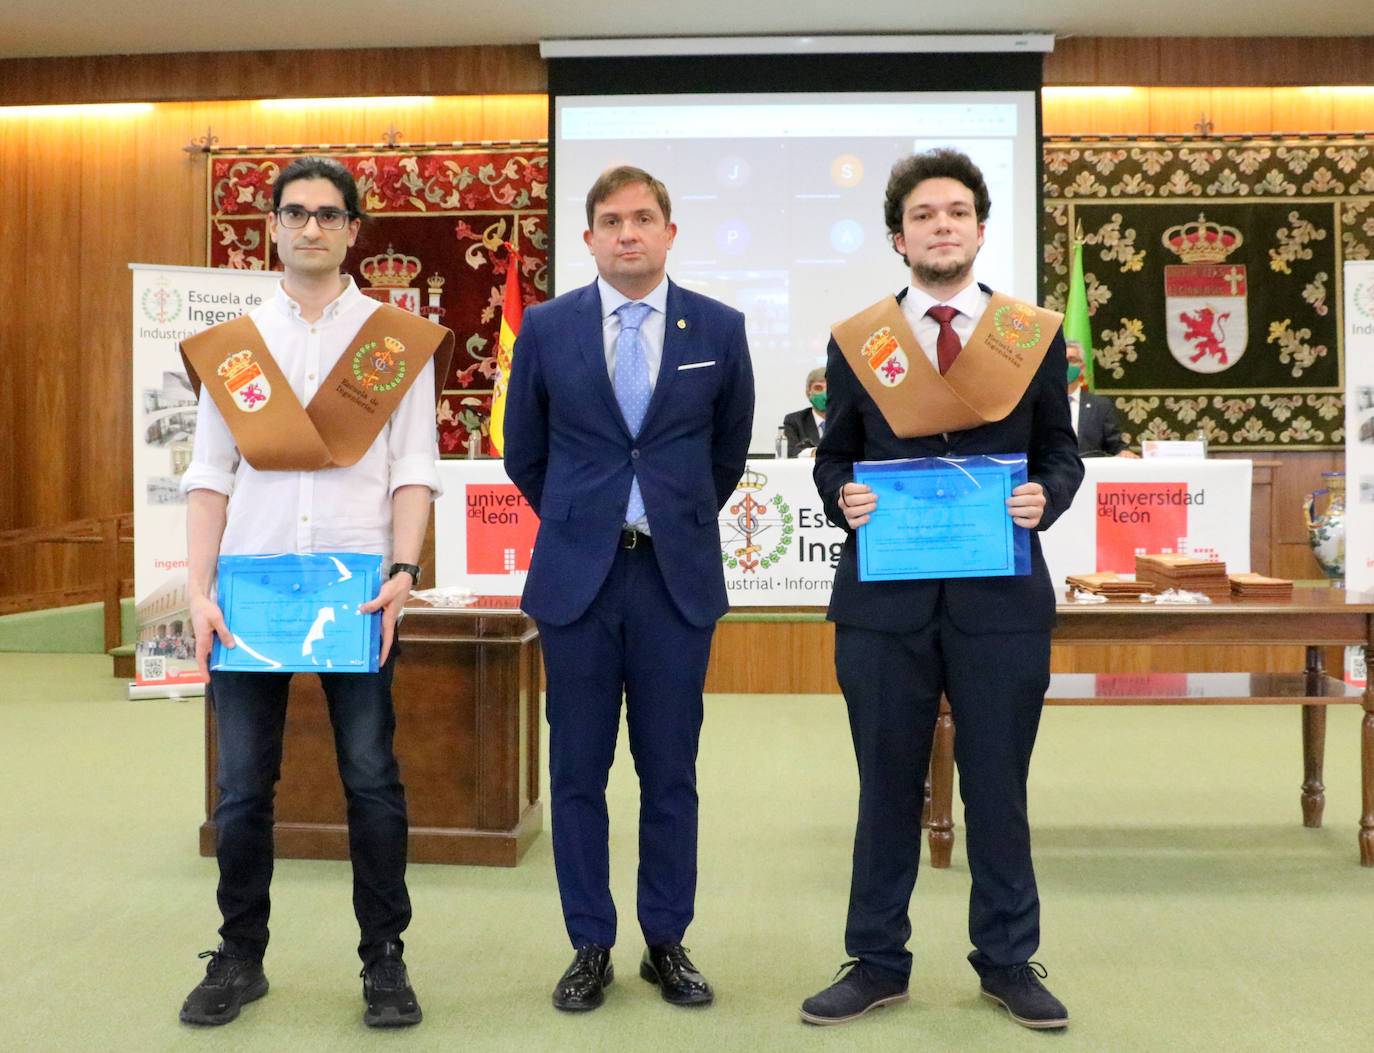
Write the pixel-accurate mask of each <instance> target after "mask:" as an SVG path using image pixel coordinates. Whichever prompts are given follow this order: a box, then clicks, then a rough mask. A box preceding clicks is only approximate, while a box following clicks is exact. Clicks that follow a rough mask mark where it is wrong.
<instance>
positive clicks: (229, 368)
mask: <svg viewBox="0 0 1374 1053" xmlns="http://www.w3.org/2000/svg"><path fill="white" fill-rule="evenodd" d="M215 372H217V373H218V374H219V375H220V377H221V378H222V379H223V380H224V386H225V388H226V389H227V390H228V392H229V394H230V395H231V396H232V397H233V399H234V404H235V405H236V406H238V408H239V409H241V410H243V411H244V412H245V413H256V412H257V411H258V410H260V409H262V408H263V407H264V406H266V405H267V402H268V400H269V399H270V398H271V397H272V385H271V384H269V383H268V382H267V377H266V376H264V375H263V372H262V367H261V366H259V365H258V364H257V362H255V361H254V360H253V352H252V351H249V350H247V349H244V350H243V351H239V352H237V353H236V354H232V355H230V356H229V357H228V358H226V359H225V360H224V361H223V362H221V363H220V364H219V367H218V369H216V370H215Z"/></svg>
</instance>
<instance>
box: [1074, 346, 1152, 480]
mask: <svg viewBox="0 0 1374 1053" xmlns="http://www.w3.org/2000/svg"><path fill="white" fill-rule="evenodd" d="M1064 345H1065V347H1066V349H1067V351H1068V362H1069V372H1068V376H1069V415H1070V416H1071V417H1072V418H1073V430H1074V432H1075V434H1077V436H1078V453H1079V456H1081V457H1126V458H1131V459H1134V460H1139V459H1140V454H1138V453H1132V452H1131V448H1130V447H1129V446H1127V445H1126V440H1125V439H1123V438H1122V437H1121V425H1120V423H1119V422H1118V421H1117V419H1116V407H1115V406H1114V405H1112V400H1111V399H1109V398H1103V397H1102V396H1101V395H1094V394H1093V393H1092V392H1091V391H1089V390H1088V388H1087V385H1086V384H1085V383H1084V380H1083V346H1082V345H1081V344H1080V343H1079V342H1078V341H1077V340H1068V339H1066V340H1065V341H1064Z"/></svg>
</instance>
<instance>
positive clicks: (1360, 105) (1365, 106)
mask: <svg viewBox="0 0 1374 1053" xmlns="http://www.w3.org/2000/svg"><path fill="white" fill-rule="evenodd" d="M1366 73H1367V75H1368V76H1367V79H1368V80H1370V81H1374V63H1371V64H1370V65H1369V66H1367V67H1366ZM1328 95H1329V96H1330V98H1331V128H1332V130H1333V131H1334V130H1337V129H1342V128H1345V129H1350V130H1352V131H1362V132H1368V131H1374V86H1365V87H1358V88H1357V87H1349V88H1332V89H1330V90H1329V92H1328Z"/></svg>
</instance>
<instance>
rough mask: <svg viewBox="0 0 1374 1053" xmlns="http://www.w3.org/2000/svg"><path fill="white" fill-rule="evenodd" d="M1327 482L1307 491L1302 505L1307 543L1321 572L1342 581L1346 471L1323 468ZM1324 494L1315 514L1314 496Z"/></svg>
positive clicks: (1315, 500) (1337, 583) (1343, 571)
mask: <svg viewBox="0 0 1374 1053" xmlns="http://www.w3.org/2000/svg"><path fill="white" fill-rule="evenodd" d="M1322 482H1324V483H1325V484H1326V485H1325V486H1324V487H1323V488H1322V489H1320V490H1314V491H1313V492H1312V493H1310V494H1308V495H1307V500H1306V501H1305V502H1304V503H1303V506H1302V515H1303V520H1304V521H1305V522H1306V523H1307V543H1308V544H1309V545H1311V546H1312V555H1314V556H1315V557H1316V558H1317V562H1318V563H1319V564H1320V565H1321V568H1322V573H1323V574H1325V575H1326V576H1327V577H1328V578H1330V579H1331V580H1332V584H1334V585H1338V586H1339V585H1341V584H1343V583H1344V580H1345V473H1344V472H1322ZM1323 494H1325V495H1326V508H1325V510H1324V511H1323V512H1322V513H1321V514H1320V515H1317V514H1316V513H1317V500H1318V498H1320V497H1321V496H1322V495H1323Z"/></svg>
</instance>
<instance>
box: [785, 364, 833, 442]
mask: <svg viewBox="0 0 1374 1053" xmlns="http://www.w3.org/2000/svg"><path fill="white" fill-rule="evenodd" d="M825 398H826V393H825V367H824V366H818V367H817V368H815V369H813V370H812V371H811V372H810V373H808V374H806V401H807V402H809V403H811V405H809V406H807V407H806V408H805V409H799V410H797V412H796V413H789V414H788V415H787V416H785V417H783V419H782V433H783V436H784V438H786V439H787V456H788V457H815V456H816V447H817V446H819V445H820V444H821V436H822V435H824V434H825Z"/></svg>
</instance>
